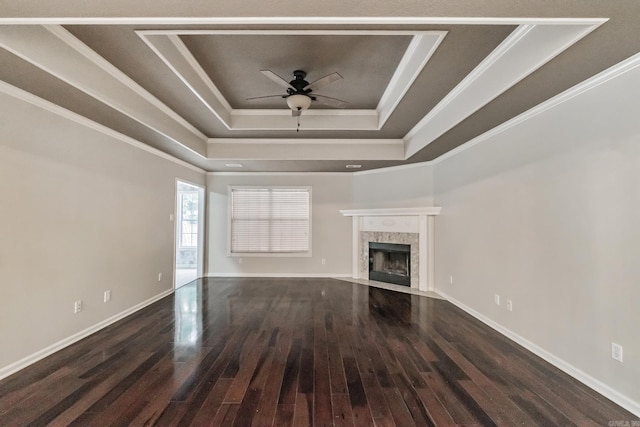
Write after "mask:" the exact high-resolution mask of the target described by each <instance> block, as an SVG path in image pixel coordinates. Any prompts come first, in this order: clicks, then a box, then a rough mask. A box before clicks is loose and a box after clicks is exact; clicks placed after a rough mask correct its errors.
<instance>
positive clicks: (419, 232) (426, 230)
mask: <svg viewBox="0 0 640 427" xmlns="http://www.w3.org/2000/svg"><path fill="white" fill-rule="evenodd" d="M440 209H441V208H439V207H421V208H389V209H344V210H341V211H340V213H341V214H342V215H344V216H350V217H352V219H353V229H352V233H353V234H352V236H353V237H352V238H353V261H352V265H353V273H352V274H353V278H354V279H368V278H369V242H380V243H402V244H410V245H411V288H413V289H418V290H420V291H433V290H434V285H435V284H434V282H435V274H434V249H435V248H434V235H433V229H434V218H435V216H436V215H438V214H440Z"/></svg>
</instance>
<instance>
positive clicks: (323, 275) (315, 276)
mask: <svg viewBox="0 0 640 427" xmlns="http://www.w3.org/2000/svg"><path fill="white" fill-rule="evenodd" d="M205 277H269V278H270V277H297V278H301V279H331V278H333V277H351V273H344V274H343V273H337V274H330V273H306V274H305V273H207V274H206V275H205Z"/></svg>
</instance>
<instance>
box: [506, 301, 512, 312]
mask: <svg viewBox="0 0 640 427" xmlns="http://www.w3.org/2000/svg"><path fill="white" fill-rule="evenodd" d="M507 310H509V311H513V301H511V300H510V299H508V300H507Z"/></svg>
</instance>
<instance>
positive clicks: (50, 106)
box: [0, 80, 206, 173]
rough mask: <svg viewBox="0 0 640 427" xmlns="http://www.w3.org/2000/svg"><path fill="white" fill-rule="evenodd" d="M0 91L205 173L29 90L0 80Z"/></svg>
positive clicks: (203, 171)
mask: <svg viewBox="0 0 640 427" xmlns="http://www.w3.org/2000/svg"><path fill="white" fill-rule="evenodd" d="M0 92H2V93H5V94H7V95H10V96H13V97H14V98H17V99H19V100H21V101H24V102H27V103H29V104H31V105H33V106H35V107H38V108H41V109H43V110H45V111H48V112H50V113H53V114H55V115H57V116H60V117H62V118H64V119H67V120H70V121H72V122H75V123H77V124H79V125H81V126H84V127H86V128H89V129H92V130H94V131H97V132H100V133H101V134H103V135H106V136H108V137H111V138H113V139H115V140H118V141H120V142H124V143H125V144H129V145H131V146H132V147H135V148H137V149H140V150H142V151H146V152H147V153H150V154H153V155H154V156H157V157H160V158H162V159H165V160H168V161H170V162H172V163H175V164H177V165H179V166H182V167H185V168H188V169H191V170H193V171H195V172H200V173H206V171H205V170H204V169H201V168H199V167H197V166H194V165H192V164H191V163H188V162H185V161H184V160H180V159H178V158H177V157H174V156H172V155H170V154H167V153H165V152H164V151H160V150H158V149H156V148H153V147H151V146H149V145H147V144H144V143H142V142H140V141H138V140H136V139H133V138H131V137H128V136H126V135H123V134H121V133H119V132H116V131H115V130H113V129H111V128H108V127H106V126H104V125H101V124H99V123H96V122H94V121H93V120H90V119H88V118H86V117H84V116H81V115H80V114H77V113H74V112H73V111H69V110H67V109H66V108H62V107H60V106H59V105H56V104H54V103H52V102H49V101H47V100H45V99H42V98H40V97H38V96H36V95H33V94H31V93H29V92H26V91H24V90H22V89H20V88H17V87H15V86H12V85H10V84H9V83H6V82H3V81H1V80H0Z"/></svg>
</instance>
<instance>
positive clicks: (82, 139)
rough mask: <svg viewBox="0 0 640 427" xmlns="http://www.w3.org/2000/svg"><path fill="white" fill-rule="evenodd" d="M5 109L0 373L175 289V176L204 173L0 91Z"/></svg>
mask: <svg viewBox="0 0 640 427" xmlns="http://www.w3.org/2000/svg"><path fill="white" fill-rule="evenodd" d="M3 87H4V88H5V89H6V88H7V86H3ZM27 98H29V99H33V98H34V97H31V96H28V97H27ZM0 117H2V125H1V126H0V195H1V197H0V239H1V242H2V244H1V245H0V290H1V292H0V294H1V298H0V342H1V343H2V351H0V376H2V374H6V373H8V372H10V371H11V370H12V369H13V368H14V367H15V366H17V365H16V364H18V365H19V364H20V363H21V361H22V362H24V360H25V358H26V359H28V358H29V357H31V356H32V355H34V354H36V353H38V352H40V351H41V350H43V349H45V348H47V347H49V346H55V345H56V344H57V343H60V342H61V341H62V340H66V339H68V338H70V337H73V336H74V334H78V333H81V332H82V331H84V330H86V329H88V328H91V327H93V326H94V325H97V324H99V323H100V322H103V321H105V320H106V319H109V318H110V317H112V316H116V315H118V314H119V313H122V312H124V311H127V310H129V309H131V308H132V307H134V306H136V305H137V304H140V303H143V302H145V301H147V300H149V299H152V298H154V297H156V296H158V295H160V294H162V293H163V292H165V291H169V290H171V289H172V286H173V284H172V274H173V273H172V270H173V238H174V237H173V236H174V231H173V227H174V224H173V223H172V222H170V221H169V215H170V214H171V213H173V212H174V211H175V185H176V182H175V181H176V178H182V179H186V180H189V181H191V182H196V183H202V184H203V183H204V182H205V175H204V173H202V172H197V171H195V170H193V169H191V168H187V167H184V166H181V165H178V164H176V163H173V162H171V161H168V160H166V159H164V158H161V157H158V156H156V155H153V154H150V153H149V152H146V151H143V150H141V149H139V148H135V147H134V146H132V145H129V144H126V143H124V142H122V141H120V140H116V139H114V138H113V137H109V136H106V135H105V134H102V133H100V132H97V131H95V130H93V129H90V128H88V127H85V126H83V125H80V124H78V123H75V122H73V121H71V120H69V119H66V118H63V117H61V116H59V115H56V114H54V113H52V112H49V111H46V110H44V109H42V108H40V107H37V106H35V105H32V104H30V103H27V102H24V101H22V100H19V99H17V98H15V97H12V96H9V95H7V94H6V93H4V92H2V91H0ZM159 272H162V273H163V280H162V281H161V282H158V281H157V275H158V273H159ZM107 289H110V290H111V298H112V299H111V301H110V302H109V303H107V304H105V303H103V302H102V298H103V292H104V291H105V290H107ZM80 299H81V300H82V301H83V305H84V309H83V311H82V312H80V313H78V314H74V313H73V304H74V301H76V300H80Z"/></svg>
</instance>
